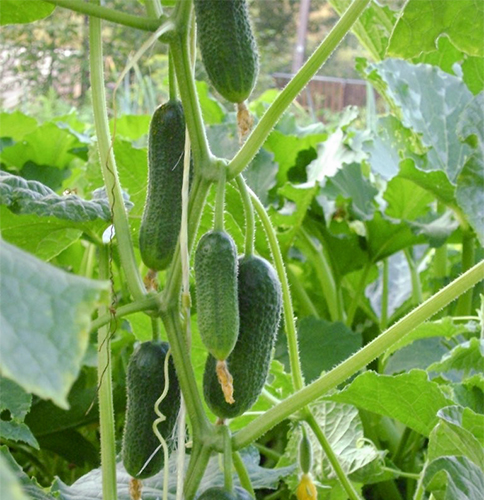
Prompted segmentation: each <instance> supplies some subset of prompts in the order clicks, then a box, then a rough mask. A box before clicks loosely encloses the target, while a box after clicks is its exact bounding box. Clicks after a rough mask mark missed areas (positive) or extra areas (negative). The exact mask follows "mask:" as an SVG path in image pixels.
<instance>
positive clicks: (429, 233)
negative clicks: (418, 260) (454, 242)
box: [407, 210, 459, 248]
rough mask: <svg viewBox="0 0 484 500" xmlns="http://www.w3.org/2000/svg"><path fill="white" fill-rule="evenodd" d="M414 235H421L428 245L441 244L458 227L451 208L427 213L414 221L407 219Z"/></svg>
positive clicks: (437, 245)
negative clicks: (440, 212)
mask: <svg viewBox="0 0 484 500" xmlns="http://www.w3.org/2000/svg"><path fill="white" fill-rule="evenodd" d="M407 223H408V225H409V226H410V227H411V228H412V230H413V232H414V233H415V235H417V236H420V235H423V236H425V237H426V238H427V239H428V242H429V244H430V246H432V247H434V248H437V247H440V246H441V245H443V244H444V243H445V242H446V240H447V239H448V238H449V237H450V235H451V234H452V233H453V232H454V231H456V230H457V229H458V227H459V221H458V220H457V219H456V217H455V216H454V213H453V212H452V211H451V210H446V211H445V212H444V213H443V214H438V213H433V214H432V213H429V214H427V215H426V216H425V217H421V218H419V219H417V220H415V221H407Z"/></svg>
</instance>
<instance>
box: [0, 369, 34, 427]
mask: <svg viewBox="0 0 484 500" xmlns="http://www.w3.org/2000/svg"><path fill="white" fill-rule="evenodd" d="M31 404H32V395H31V394H29V393H28V392H25V391H24V390H23V389H22V387H20V386H19V385H18V384H17V383H15V382H14V381H13V380H9V379H8V378H5V377H0V413H1V412H3V411H4V410H8V411H9V412H10V415H11V416H12V418H16V419H18V420H20V421H22V422H23V420H24V418H25V415H27V413H28V412H29V410H30V405H31Z"/></svg>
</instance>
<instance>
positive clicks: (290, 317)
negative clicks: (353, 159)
mask: <svg viewBox="0 0 484 500" xmlns="http://www.w3.org/2000/svg"><path fill="white" fill-rule="evenodd" d="M247 190H248V192H249V194H250V196H251V198H252V202H253V204H254V208H255V211H256V212H257V215H258V216H259V218H260V220H261V222H262V226H263V227H264V230H265V232H266V235H267V239H268V241H269V247H270V249H271V252H272V258H273V259H274V264H275V266H276V271H277V275H278V277H279V281H280V282H281V286H282V305H283V308H284V326H285V330H286V337H287V346H288V350H289V360H290V365H291V375H292V381H293V385H294V388H295V389H296V390H297V391H298V390H299V389H302V388H303V387H304V378H303V374H302V370H301V363H300V360H299V352H298V347H297V332H296V325H295V324H294V309H293V307H292V300H291V293H290V292H289V283H288V281H287V276H286V270H285V268H284V260H283V259H282V255H281V249H280V247H279V242H278V241H277V236H276V232H275V231H274V228H273V227H272V222H271V219H270V218H269V215H268V214H267V212H266V210H265V208H264V205H262V203H261V202H260V200H259V198H258V197H257V195H256V194H255V193H254V192H253V191H252V190H251V189H250V188H249V187H247Z"/></svg>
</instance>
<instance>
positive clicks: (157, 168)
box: [139, 100, 185, 271]
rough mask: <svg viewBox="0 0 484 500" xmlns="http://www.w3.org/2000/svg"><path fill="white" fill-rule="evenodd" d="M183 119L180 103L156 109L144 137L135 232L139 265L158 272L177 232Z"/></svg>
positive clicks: (170, 253)
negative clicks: (143, 184)
mask: <svg viewBox="0 0 484 500" xmlns="http://www.w3.org/2000/svg"><path fill="white" fill-rule="evenodd" d="M184 152H185V116H184V114H183V107H182V105H181V102H179V101H175V100H170V101H168V102H166V103H165V104H163V105H162V106H159V107H158V108H157V109H156V110H155V112H154V114H153V118H152V119H151V124H150V132H149V138H148V187H147V195H146V203H145V207H144V211H143V217H142V220H141V227H140V232H139V247H140V252H141V258H142V260H143V262H144V263H145V264H146V266H148V267H149V268H150V269H153V270H155V271H161V270H163V269H166V268H167V267H168V265H169V264H170V262H171V259H172V257H173V253H174V251H175V247H176V244H177V241H178V234H179V232H180V224H181V211H182V201H181V196H182V184H183V158H184Z"/></svg>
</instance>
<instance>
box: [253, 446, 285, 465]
mask: <svg viewBox="0 0 484 500" xmlns="http://www.w3.org/2000/svg"><path fill="white" fill-rule="evenodd" d="M254 444H255V447H256V448H257V449H258V450H259V451H260V452H261V453H262V454H263V455H265V456H266V457H267V458H270V459H271V460H274V462H278V461H279V459H280V458H281V457H282V454H281V453H279V452H278V451H276V450H273V449H272V448H268V447H267V446H264V445H263V444H260V443H254Z"/></svg>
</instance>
